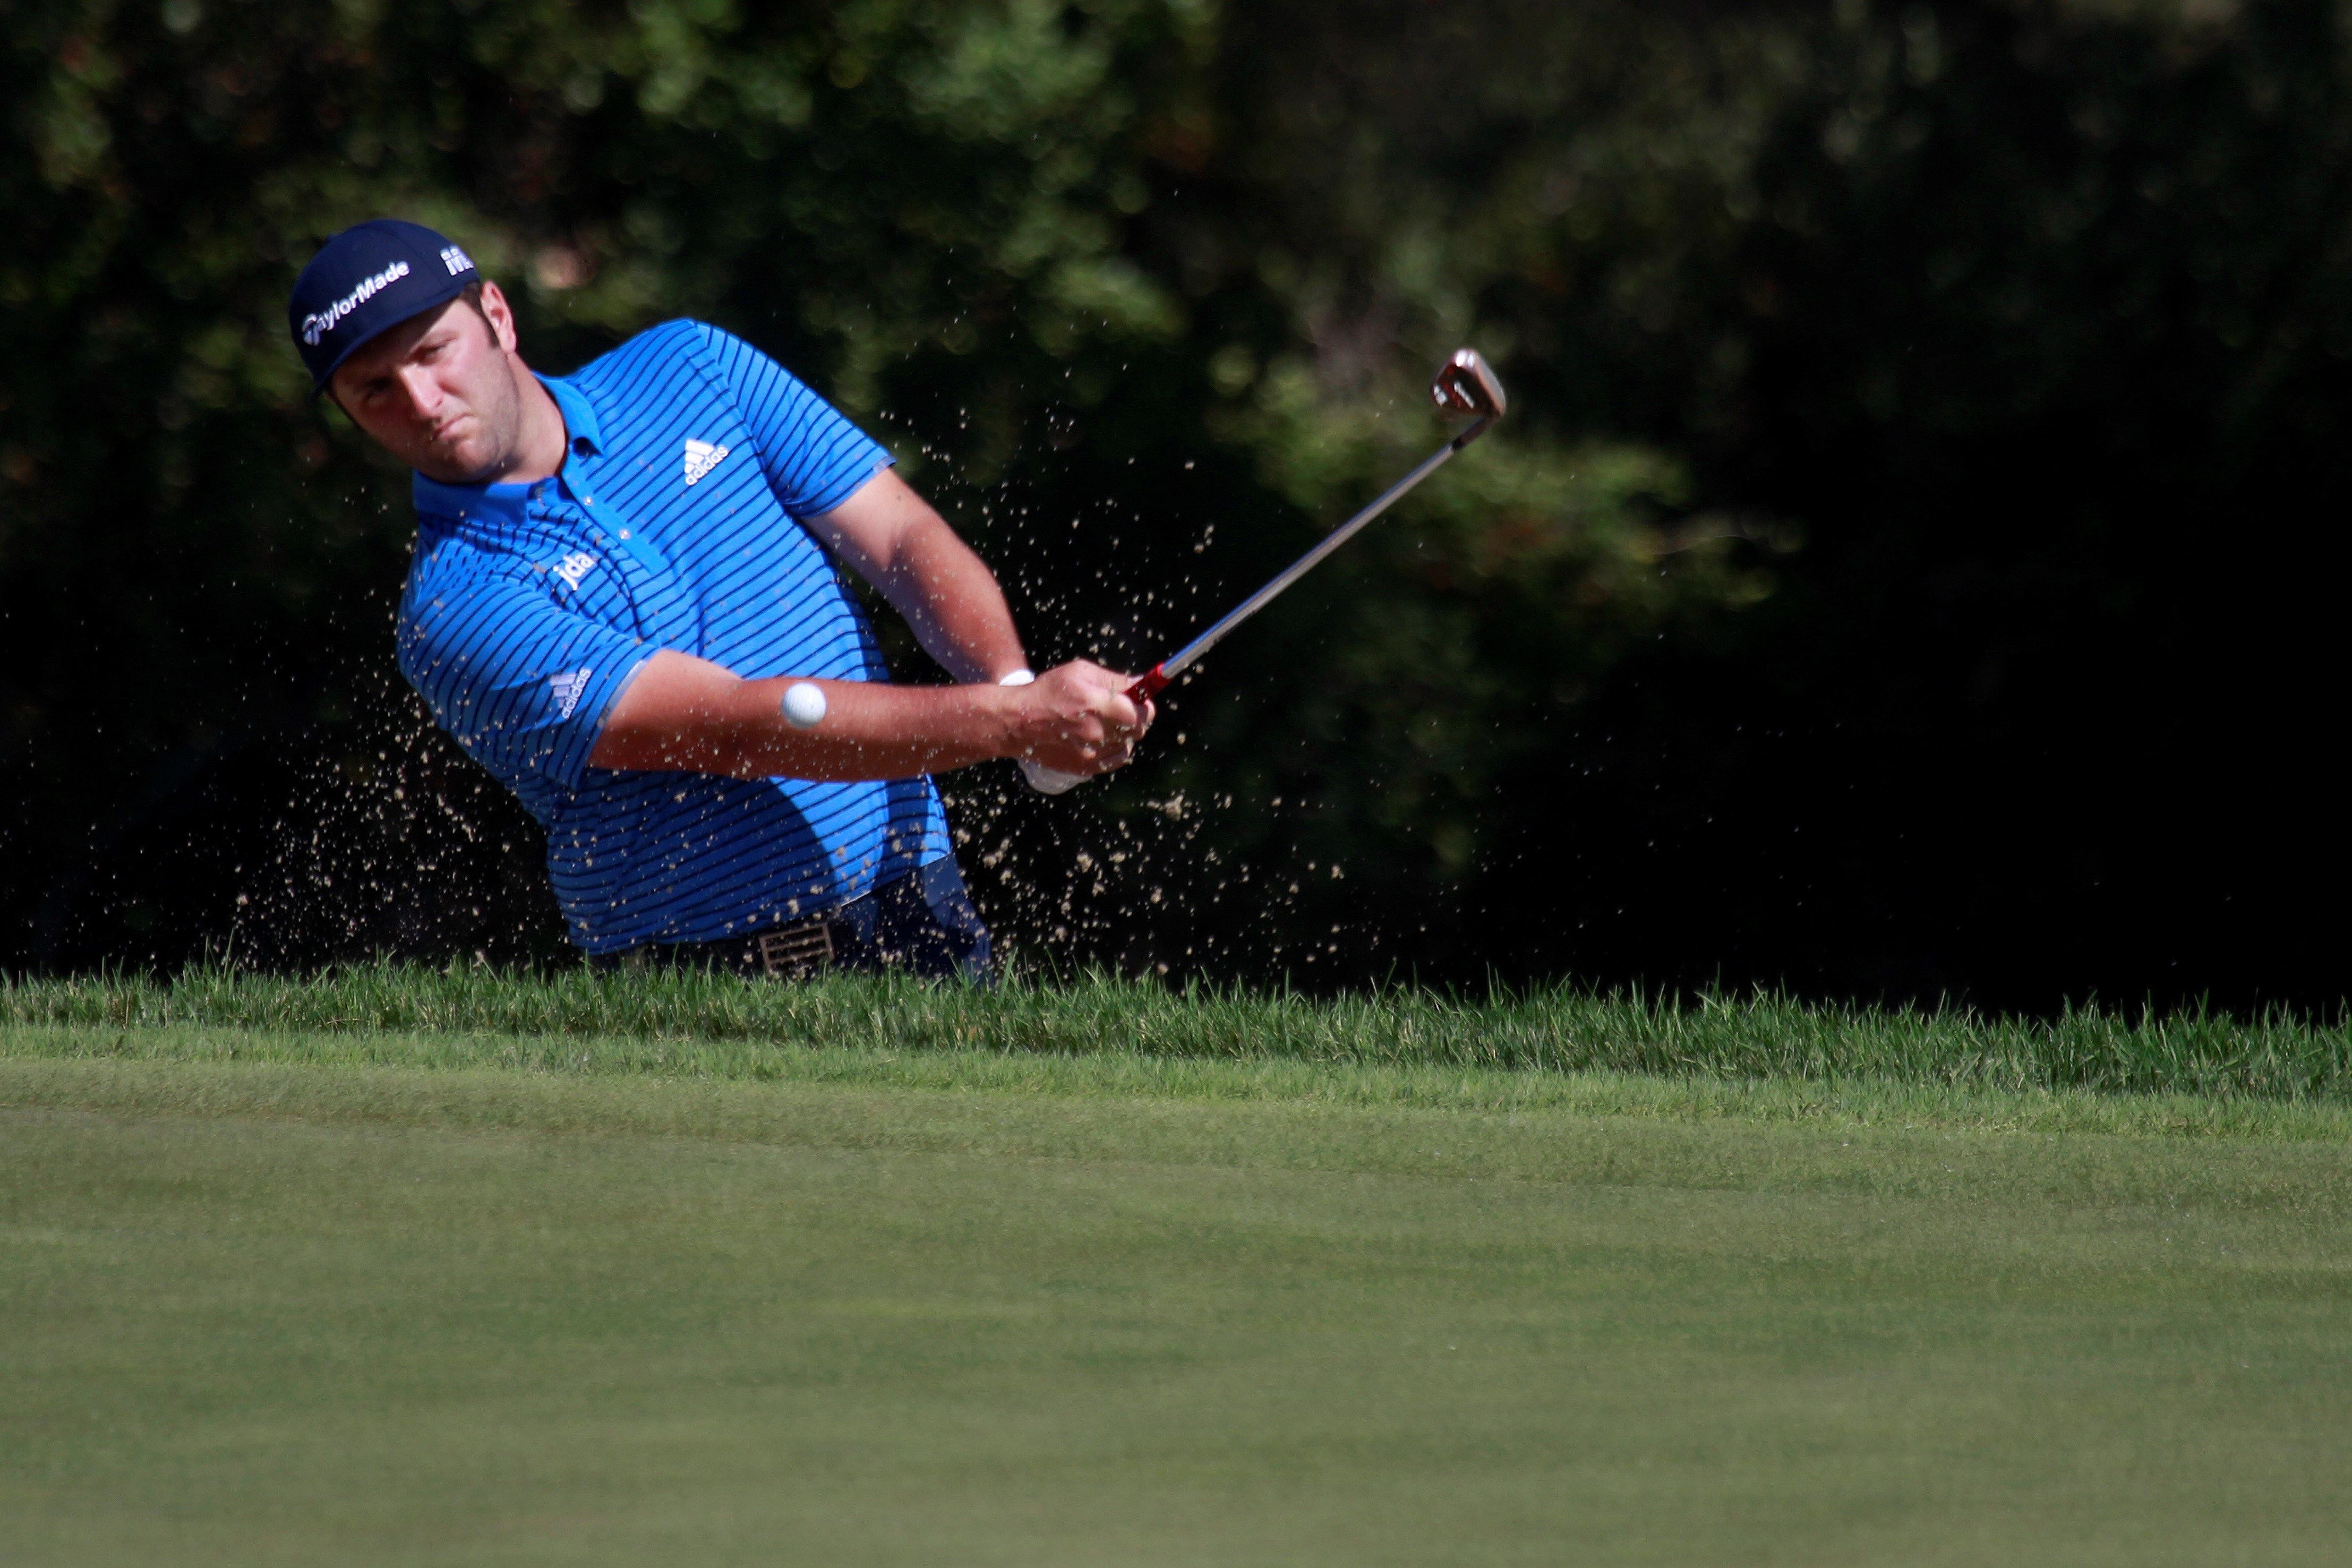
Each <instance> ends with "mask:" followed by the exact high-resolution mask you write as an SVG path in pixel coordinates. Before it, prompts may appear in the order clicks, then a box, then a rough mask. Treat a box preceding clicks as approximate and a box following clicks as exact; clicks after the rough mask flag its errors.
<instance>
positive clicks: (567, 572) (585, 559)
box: [555, 549, 596, 589]
mask: <svg viewBox="0 0 2352 1568" xmlns="http://www.w3.org/2000/svg"><path fill="white" fill-rule="evenodd" d="M595 564H596V558H595V557H594V556H593V555H590V554H589V553H588V552H587V551H586V550H584V549H576V550H573V551H572V553H571V554H570V555H568V556H565V557H564V558H563V559H562V560H561V561H559V562H557V563H556V567H555V575H556V576H557V577H559V578H561V579H562V580H564V581H565V582H568V583H570V584H571V585H572V587H573V588H574V589H577V588H578V587H579V586H580V580H581V579H582V578H583V577H585V576H587V575H588V569H589V568H590V567H592V566H594V565H595Z"/></svg>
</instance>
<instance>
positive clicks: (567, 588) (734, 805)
mask: <svg viewBox="0 0 2352 1568" xmlns="http://www.w3.org/2000/svg"><path fill="white" fill-rule="evenodd" d="M541 381H542V382H544V384H545V385H546V387H547V389H548V391H549V392H551V393H553V394H554V397H555V401H556V402H557V404H558V406H560V407H561V408H562V411H563V423H564V430H565V437H566V440H567V442H568V449H567V451H566V454H565V457H564V462H563V467H562V471H561V472H560V473H558V474H557V475H556V476H554V477H553V478H551V479H545V480H541V481H540V482H539V483H537V484H533V485H488V486H453V485H442V484H436V482H434V481H433V480H431V479H428V478H426V477H425V476H423V475H421V474H420V475H418V476H416V480H415V500H416V512H417V533H416V556H415V562H414V564H413V565H412V566H411V567H410V569H409V574H408V587H407V591H405V592H404V594H403V595H402V596H401V601H400V614H399V621H398V634H399V656H400V669H401V673H402V674H404V675H406V676H407V677H408V680H409V684H410V685H414V686H415V688H416V689H417V691H418V692H420V693H421V694H423V695H424V697H425V703H426V705H427V706H430V707H431V709H432V710H433V716H434V718H435V719H436V721H437V722H438V723H439V724H440V725H441V727H443V728H444V729H446V730H447V731H448V732H449V733H450V734H451V735H453V736H455V737H457V741H458V743H459V744H460V745H462V746H463V747H465V748H466V750H467V753H468V754H469V755H471V756H472V757H473V758H474V759H475V760H476V761H478V762H479V763H481V764H482V766H483V767H485V768H488V769H489V770H490V772H491V773H493V774H495V775H496V776H497V777H498V779H499V781H500V782H501V783H503V784H505V785H506V786H507V788H508V789H512V790H513V791H514V792H515V794H516V795H517V796H519V797H520V799H521V800H522V803H523V804H524V805H525V806H526V807H528V808H529V809H530V813H531V815H533V816H534V817H537V818H538V819H539V820H540V821H541V822H542V823H544V824H545V825H546V828H547V867H548V875H549V878H550V880H551V882H552V883H554V886H555V896H556V902H557V903H558V904H559V905H561V907H562V912H563V919H564V924H565V926H566V928H567V929H568V931H569V933H570V935H571V937H572V941H573V942H575V943H576V944H578V945H579V946H582V947H583V948H585V949H586V950H587V951H589V952H591V953H610V952H615V951H618V950H620V949H623V948H627V947H633V946H637V945H638V944H640V943H645V942H698V941H709V940H711V939H713V938H717V937H722V936H729V935H731V934H733V933H737V932H741V931H744V930H749V929H755V928H757V927H760V926H762V925H773V924H775V923H777V922H779V921H782V920H789V919H792V918H794V917H795V916H798V915H807V914H810V913H812V912H814V911H817V910H822V909H825V908H829V907H831V906H832V905H834V904H839V903H841V902H843V901H844V900H846V899H850V898H854V897H856V896H857V895H858V894H861V893H864V892H866V890H867V889H868V888H871V887H872V886H874V885H875V884H876V883H877V882H883V881H887V880H888V879H889V878H891V877H893V876H896V875H898V874H900V873H905V872H908V871H912V870H914V869H915V868H916V867H918V866H920V865H924V864H928V863H929V862H931V861H934V860H937V859H939V858H940V857H941V856H943V855H946V854H947V853H949V841H948V835H947V818H946V814H945V812H944V810H942V808H941V806H940V795H939V790H938V789H936V788H935V787H934V786H933V785H932V783H931V781H930V780H929V779H924V778H917V779H893V780H887V781H882V782H871V783H859V784H818V783H811V782H809V781H807V780H805V779H722V778H718V777H715V776H713V775H710V774H703V773H654V772H634V771H619V770H615V769H612V768H592V767H590V766H589V765H588V755H589V753H590V752H591V751H593V750H594V749H595V746H596V739H597V737H598V735H599V734H600V733H601V732H602V731H603V728H604V716H605V715H606V714H607V713H608V712H610V711H611V708H612V706H613V703H614V699H615V698H616V697H618V696H619V695H620V693H621V691H622V689H623V688H624V687H625V686H626V685H628V683H629V679H630V677H631V676H632V675H634V674H635V673H636V671H637V668H638V666H639V665H641V664H644V662H645V661H646V659H647V658H649V657H651V656H652V655H653V654H654V653H656V652H657V651H659V650H661V649H664V648H675V649H677V650H678V651H680V652H681V653H693V654H696V655H698V656H699V657H701V658H705V659H709V660H710V661H712V662H713V663H715V664H721V665H724V666H725V667H726V668H728V669H729V670H731V671H733V672H734V673H735V674H739V675H742V676H745V677H747V678H755V677H760V676H766V675H816V676H822V677H829V678H831V679H834V680H844V681H869V680H870V681H879V680H887V679H888V678H889V676H888V674H887V671H886V670H885V668H884V666H883V663H882V657H881V653H880V650H879V649H878V648H877V646H876V643H875V640H874V632H873V629H872V628H871V627H870V626H869V625H868V624H867V623H866V617H865V616H864V614H862V613H861V612H860V611H859V610H858V607H857V605H856V602H855V601H853V600H852V599H851V598H850V597H849V595H848V593H847V592H846V591H845V589H844V587H843V585H842V581H841V580H840V578H839V577H838V576H837V575H836V573H835V566H834V562H833V559H832V557H831V556H829V555H828V554H827V553H826V552H825V550H824V547H823V546H822V545H820V544H819V543H818V542H817V541H816V539H815V538H813V537H812V536H811V535H810V534H809V532H808V530H807V529H806V528H803V527H802V525H801V523H800V522H799V520H798V519H800V518H802V517H810V516H814V515H815V514H817V513H820V512H826V511H830V510H832V509H833V508H834V507H837V506H839V505H841V503H842V502H844V501H845V500H847V499H848V498H849V497H850V496H851V495H852V494H853V493H855V492H856V490H857V489H858V488H859V487H860V486H863V485H864V484H865V483H866V481H867V480H868V479H870V478H872V477H873V476H874V475H875V473H876V472H877V470H879V469H880V468H881V467H882V466H883V465H887V463H889V461H890V455H889V454H888V453H887V452H886V451H884V450H883V448H882V447H880V446H878V445H877V444H875V443H874V442H873V441H872V440H870V439H869V438H867V437H866V435H865V434H863V433H862V432H860V431H859V430H858V429H857V428H856V426H855V425H853V424H851V423H849V422H848V421H847V420H846V419H844V418H843V417H842V416H841V415H840V414H839V413H837V412H835V410H834V409H833V408H832V407H830V406H829V405H827V404H826V403H825V402H824V400H823V399H821V398H819V397H818V396H817V395H816V394H815V393H814V392H810V391H809V389H808V388H806V387H805V386H803V385H802V384H801V383H800V382H798V381H795V380H794V379H793V377H792V376H791V375H790V374H789V373H787V372H786V371H784V370H783V368H782V367H781V366H779V365H778V364H776V362H775V361H772V360H770V359H769V358H767V356H765V355H763V354H761V353H760V352H759V351H758V350H754V349H752V348H751V347H750V346H749V345H748V344H745V343H743V342H742V341H740V340H738V339H735V338H732V337H730V336H729V335H728V334H727V333H725V332H722V331H720V330H719V329H717V328H715V327H709V326H705V325H703V324H702V323H700V322H697V321H672V322H669V323H667V324H666V325H664V326H660V327H656V328H654V329H651V330H650V331H646V332H644V333H640V334H639V335H638V336H636V337H635V338H632V339H630V340H628V341H627V342H626V343H624V344H622V345H621V346H620V347H619V348H617V349H615V350H613V351H612V352H611V353H609V354H606V355H605V356H604V357H603V358H602V359H599V360H596V361H593V363H591V364H589V365H587V366H585V367H584V368H583V369H582V370H580V371H578V372H576V373H575V374H573V375H572V376H569V377H564V378H556V377H542V378H541Z"/></svg>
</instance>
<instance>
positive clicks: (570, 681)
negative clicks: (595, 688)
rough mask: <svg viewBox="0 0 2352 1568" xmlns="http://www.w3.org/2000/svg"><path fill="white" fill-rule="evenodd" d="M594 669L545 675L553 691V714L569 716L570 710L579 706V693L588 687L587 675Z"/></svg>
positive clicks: (560, 716) (570, 714) (591, 673)
mask: <svg viewBox="0 0 2352 1568" xmlns="http://www.w3.org/2000/svg"><path fill="white" fill-rule="evenodd" d="M595 673H596V672H595V671H594V670H572V671H569V672H567V673H566V674H561V675H550V676H548V677H547V685H548V687H549V689H550V690H551V691H553V692H554V693H555V716H556V717H558V718H570V717H571V716H572V709H573V708H576V707H578V706H580V694H581V693H583V692H584V691H586V690H587V689H588V677H589V676H591V675H593V674H595Z"/></svg>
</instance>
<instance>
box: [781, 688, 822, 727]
mask: <svg viewBox="0 0 2352 1568" xmlns="http://www.w3.org/2000/svg"><path fill="white" fill-rule="evenodd" d="M823 717H824V687H823V686H820V685H815V684H814V682H810V681H794V682H793V684H792V685H789V686H786V687H785V688H784V718H785V720H786V722H788V723H789V724H791V726H792V727H793V728H794V729H814V728H815V727H817V721H818V720H819V719H822V718H823Z"/></svg>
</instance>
